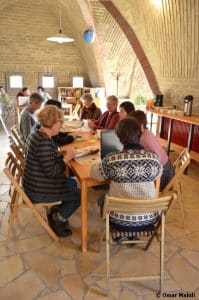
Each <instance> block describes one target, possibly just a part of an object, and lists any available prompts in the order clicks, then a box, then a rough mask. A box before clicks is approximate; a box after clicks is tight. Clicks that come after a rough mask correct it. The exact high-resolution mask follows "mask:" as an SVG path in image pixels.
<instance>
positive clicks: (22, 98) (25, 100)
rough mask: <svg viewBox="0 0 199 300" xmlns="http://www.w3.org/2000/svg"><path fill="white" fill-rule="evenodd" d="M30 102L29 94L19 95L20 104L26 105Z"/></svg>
mask: <svg viewBox="0 0 199 300" xmlns="http://www.w3.org/2000/svg"><path fill="white" fill-rule="evenodd" d="M28 104H29V96H19V97H18V105H19V106H26V105H28Z"/></svg>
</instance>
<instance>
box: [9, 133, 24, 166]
mask: <svg viewBox="0 0 199 300" xmlns="http://www.w3.org/2000/svg"><path fill="white" fill-rule="evenodd" d="M9 141H10V148H11V150H12V152H13V153H14V155H15V157H16V160H17V161H18V162H19V163H20V164H21V167H22V168H24V153H23V151H22V150H21V149H20V147H19V146H18V145H17V144H16V142H15V140H14V139H13V137H12V136H9Z"/></svg>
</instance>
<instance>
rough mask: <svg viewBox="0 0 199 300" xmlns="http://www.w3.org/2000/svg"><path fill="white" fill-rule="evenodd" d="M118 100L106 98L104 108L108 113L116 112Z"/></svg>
mask: <svg viewBox="0 0 199 300" xmlns="http://www.w3.org/2000/svg"><path fill="white" fill-rule="evenodd" d="M117 105H118V99H117V97H116V96H114V95H112V96H108V97H107V101H106V107H107V109H108V111H109V112H115V111H117Z"/></svg>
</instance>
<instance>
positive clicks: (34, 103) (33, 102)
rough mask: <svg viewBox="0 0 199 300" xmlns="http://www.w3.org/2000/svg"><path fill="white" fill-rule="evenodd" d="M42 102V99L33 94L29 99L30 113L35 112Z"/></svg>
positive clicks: (38, 95)
mask: <svg viewBox="0 0 199 300" xmlns="http://www.w3.org/2000/svg"><path fill="white" fill-rule="evenodd" d="M43 102H44V98H43V97H42V96H41V95H40V94H38V93H33V94H32V95H31V96H30V99H29V107H30V108H31V110H32V111H36V110H38V109H39V108H40V107H41V104H42V103H43Z"/></svg>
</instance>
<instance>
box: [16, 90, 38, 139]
mask: <svg viewBox="0 0 199 300" xmlns="http://www.w3.org/2000/svg"><path fill="white" fill-rule="evenodd" d="M43 101H44V99H43V98H42V97H41V96H40V95H39V94H38V93H33V94H32V95H31V96H30V100H29V104H28V106H26V107H25V108H24V109H23V110H22V112H21V116H20V123H19V131H20V136H21V139H22V141H23V142H24V143H26V140H27V137H28V136H29V134H30V133H31V132H32V131H34V129H35V128H36V126H37V122H36V120H35V116H34V113H35V111H36V110H38V109H39V108H40V107H41V104H42V102H43Z"/></svg>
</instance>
